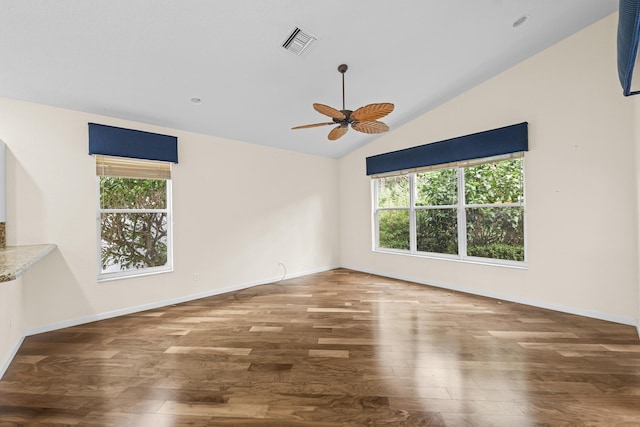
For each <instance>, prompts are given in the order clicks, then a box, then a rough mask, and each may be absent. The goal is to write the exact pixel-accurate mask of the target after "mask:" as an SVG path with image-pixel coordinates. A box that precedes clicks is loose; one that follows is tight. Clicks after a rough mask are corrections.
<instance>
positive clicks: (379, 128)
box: [351, 120, 389, 133]
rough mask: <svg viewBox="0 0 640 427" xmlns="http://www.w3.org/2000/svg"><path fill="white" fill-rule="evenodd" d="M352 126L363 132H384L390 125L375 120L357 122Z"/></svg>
mask: <svg viewBox="0 0 640 427" xmlns="http://www.w3.org/2000/svg"><path fill="white" fill-rule="evenodd" d="M351 127H352V128H354V129H355V130H357V131H358V132H363V133H383V132H386V131H388V130H389V126H387V125H386V124H384V123H382V122H378V121H375V120H374V121H370V122H356V123H353V124H352V125H351Z"/></svg>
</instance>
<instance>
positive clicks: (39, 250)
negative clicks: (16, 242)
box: [0, 243, 57, 283]
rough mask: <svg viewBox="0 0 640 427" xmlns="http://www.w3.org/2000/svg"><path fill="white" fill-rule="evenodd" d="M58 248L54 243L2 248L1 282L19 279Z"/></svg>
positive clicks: (0, 258)
mask: <svg viewBox="0 0 640 427" xmlns="http://www.w3.org/2000/svg"><path fill="white" fill-rule="evenodd" d="M56 248H57V245H55V244H53V243H47V244H42V245H25V246H7V247H6V248H0V283H2V282H10V281H12V280H15V279H17V278H18V277H20V275H22V273H24V272H25V271H27V270H28V269H29V268H30V267H31V266H33V265H34V264H36V263H37V262H38V261H40V260H42V259H43V258H44V257H46V256H47V255H48V254H49V253H51V252H53V251H54V250H55V249H56Z"/></svg>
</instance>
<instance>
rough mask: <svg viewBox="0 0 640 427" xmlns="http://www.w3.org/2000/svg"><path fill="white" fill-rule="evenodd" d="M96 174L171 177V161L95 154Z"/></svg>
mask: <svg viewBox="0 0 640 427" xmlns="http://www.w3.org/2000/svg"><path fill="white" fill-rule="evenodd" d="M96 175H98V176H118V177H121V178H142V179H171V163H169V162H162V161H157V160H141V159H131V158H126V157H112V156H103V155H96Z"/></svg>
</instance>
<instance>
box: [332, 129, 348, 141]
mask: <svg viewBox="0 0 640 427" xmlns="http://www.w3.org/2000/svg"><path fill="white" fill-rule="evenodd" d="M348 130H349V128H348V127H347V126H338V127H336V128H333V129H331V132H329V140H330V141H335V140H336V139H338V138H340V137H341V136H342V135H344V134H345V133H347V131H348Z"/></svg>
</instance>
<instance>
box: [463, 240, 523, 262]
mask: <svg viewBox="0 0 640 427" xmlns="http://www.w3.org/2000/svg"><path fill="white" fill-rule="evenodd" d="M467 255H469V256H477V257H482V258H494V259H507V260H512V261H524V246H521V245H505V244H504V243H492V244H490V245H486V246H469V247H467Z"/></svg>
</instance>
